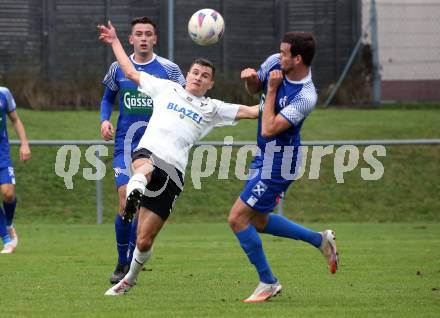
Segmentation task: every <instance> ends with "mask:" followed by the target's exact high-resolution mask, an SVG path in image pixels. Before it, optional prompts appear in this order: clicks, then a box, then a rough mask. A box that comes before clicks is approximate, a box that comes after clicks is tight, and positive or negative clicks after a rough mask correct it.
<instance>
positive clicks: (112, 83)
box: [102, 62, 119, 92]
mask: <svg viewBox="0 0 440 318" xmlns="http://www.w3.org/2000/svg"><path fill="white" fill-rule="evenodd" d="M118 67H119V64H118V62H113V63H112V65H110V67H109V69H108V71H107V74H105V77H104V79H103V80H102V84H104V85H105V86H106V87H107V88H109V89H111V90H112V91H114V92H116V91H118V90H119V83H118V82H117V81H116V71H117V69H118Z"/></svg>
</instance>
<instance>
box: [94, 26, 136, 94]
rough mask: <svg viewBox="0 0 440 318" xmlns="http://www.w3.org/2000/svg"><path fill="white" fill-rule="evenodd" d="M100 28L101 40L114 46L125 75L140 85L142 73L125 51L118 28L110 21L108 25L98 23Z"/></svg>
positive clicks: (114, 51)
mask: <svg viewBox="0 0 440 318" xmlns="http://www.w3.org/2000/svg"><path fill="white" fill-rule="evenodd" d="M98 30H99V40H101V41H102V42H104V43H107V44H110V45H111V46H112V49H113V53H114V54H115V57H116V59H117V60H118V63H119V66H120V67H121V69H122V71H123V72H124V74H125V76H126V77H127V78H128V79H130V80H132V81H133V82H135V83H136V84H137V85H139V79H140V73H139V71H137V70H136V69H135V68H134V66H133V64H132V63H131V61H130V59H129V58H128V56H127V54H126V53H125V51H124V48H123V47H122V44H121V42H120V41H119V39H118V36H117V35H116V29H115V28H114V26H113V25H112V23H111V22H110V21H109V22H108V25H107V26H105V25H102V24H101V25H98Z"/></svg>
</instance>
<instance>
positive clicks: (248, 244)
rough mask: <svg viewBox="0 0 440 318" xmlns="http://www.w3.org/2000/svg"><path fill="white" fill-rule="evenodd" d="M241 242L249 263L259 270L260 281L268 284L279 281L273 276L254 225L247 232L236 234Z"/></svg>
mask: <svg viewBox="0 0 440 318" xmlns="http://www.w3.org/2000/svg"><path fill="white" fill-rule="evenodd" d="M235 235H236V236H237V238H238V241H239V242H240V245H241V248H242V249H243V250H244V252H245V253H246V255H247V257H248V258H249V261H250V262H251V263H252V264H254V266H255V268H256V269H257V272H258V275H259V276H260V281H262V282H263V283H266V284H273V283H275V282H276V281H277V279H276V278H275V276H273V274H272V270H271V269H270V266H269V264H268V262H267V259H266V256H265V255H264V251H263V245H262V243H261V239H260V236H258V233H257V230H256V229H255V227H254V226H253V225H249V226H248V228H247V229H246V230H243V231H241V232H237V233H235Z"/></svg>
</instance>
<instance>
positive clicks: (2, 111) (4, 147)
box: [0, 87, 31, 254]
mask: <svg viewBox="0 0 440 318" xmlns="http://www.w3.org/2000/svg"><path fill="white" fill-rule="evenodd" d="M15 109H16V106H15V101H14V98H13V97H12V94H11V92H10V91H9V90H8V89H7V88H6V87H0V190H1V193H2V196H3V208H2V207H0V237H1V239H2V241H3V249H2V251H1V252H0V253H1V254H10V253H12V252H14V250H15V249H16V247H17V244H18V236H17V232H16V231H15V228H14V226H13V225H12V221H13V219H14V214H15V206H16V204H17V199H16V197H15V176H14V167H13V166H12V161H11V157H10V153H9V140H8V132H7V130H6V116H7V117H9V119H10V120H11V122H12V125H13V126H14V129H15V132H16V133H17V136H18V138H19V139H20V143H21V145H20V152H19V154H20V160H21V161H27V160H29V159H30V158H31V150H30V149H29V144H28V140H27V138H26V132H25V129H24V125H23V123H22V122H21V120H20V117H18V114H17V112H16V111H15Z"/></svg>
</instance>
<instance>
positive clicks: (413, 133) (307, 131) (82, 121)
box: [12, 108, 440, 140]
mask: <svg viewBox="0 0 440 318" xmlns="http://www.w3.org/2000/svg"><path fill="white" fill-rule="evenodd" d="M18 113H19V115H20V117H21V119H22V120H23V122H24V123H25V126H26V129H27V132H28V137H29V139H100V138H101V137H100V124H99V113H98V112H92V111H62V112H60V111H59V112H52V111H32V110H27V109H19V110H18ZM116 119H117V113H114V114H113V116H112V121H113V123H115V122H116ZM439 122H440V108H439V109H420V110H417V109H409V110H401V109H388V108H384V109H380V110H362V109H361V110H358V109H317V110H316V111H314V112H313V113H312V115H311V116H310V117H309V118H308V119H307V120H306V122H305V124H304V126H303V129H302V138H303V140H333V139H343V140H347V139H392V138H396V139H404V138H411V139H413V138H439V137H440V133H439V129H438V123H439ZM12 135H13V134H12ZM228 135H232V136H234V138H235V140H255V138H256V121H243V122H240V123H239V124H238V125H237V126H235V127H224V128H217V129H215V130H214V131H213V132H212V133H211V134H209V135H208V136H207V138H206V139H207V140H222V139H223V137H224V136H228Z"/></svg>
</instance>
